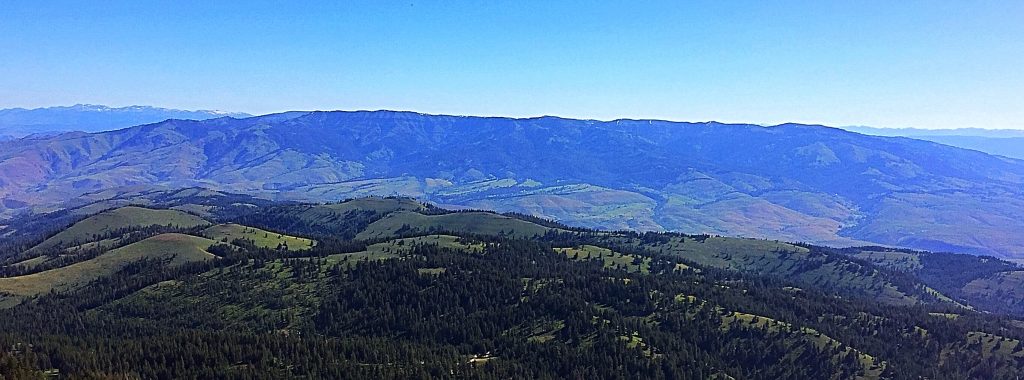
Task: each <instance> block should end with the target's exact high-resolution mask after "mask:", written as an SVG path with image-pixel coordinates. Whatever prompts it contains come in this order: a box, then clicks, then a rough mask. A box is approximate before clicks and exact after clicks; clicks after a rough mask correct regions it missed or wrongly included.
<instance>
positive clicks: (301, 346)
mask: <svg viewBox="0 0 1024 380" xmlns="http://www.w3.org/2000/svg"><path fill="white" fill-rule="evenodd" d="M143 198H144V199H147V200H148V201H147V202H146V203H147V205H146V206H145V207H139V206H124V205H120V204H116V203H117V202H114V203H109V201H103V202H102V203H100V204H96V205H82V206H80V207H79V208H77V210H92V209H94V208H100V207H101V205H109V206H110V207H113V208H112V209H110V210H102V209H100V210H95V211H94V212H93V214H88V213H84V212H83V213H81V214H75V212H74V210H71V211H61V212H58V213H53V214H46V215H42V216H39V217H38V218H39V219H37V220H24V221H21V222H20V224H18V225H17V226H15V227H17V228H19V229H20V230H21V231H25V233H26V236H25V237H24V238H23V239H17V240H11V241H9V242H8V243H6V244H4V245H3V247H2V248H3V252H0V268H2V272H0V274H2V276H3V277H2V278H0V375H2V376H4V377H5V378H30V377H33V376H39V375H40V374H48V375H51V376H58V377H71V378H78V377H89V378H189V377H202V378H238V379H243V378H246V379H251V378H287V377H295V378H403V379H404V378H427V377H472V378H551V379H556V378H558V379H560V378H623V379H633V378H665V379H672V378H676V379H678V378H700V379H707V378H712V379H730V378H732V379H778V378H823V379H828V378H831V379H850V378H863V379H875V378H899V379H918V378H932V379H967V378H977V379H990V378H1011V379H1012V378H1015V377H1016V376H1020V375H1024V370H1022V368H1024V346H1022V345H1021V343H1020V340H1021V339H1024V321H1021V320H1020V318H1021V317H1024V314H1022V313H1019V311H1014V310H1008V309H993V308H991V306H992V305H991V304H990V303H987V302H986V301H985V299H983V298H974V297H972V294H973V293H971V292H967V291H963V292H956V293H949V290H955V289H957V286H956V285H957V284H960V283H963V282H970V281H973V280H974V279H975V278H972V277H971V276H979V277H981V278H988V276H993V275H1001V276H1004V277H1008V276H1015V273H1017V272H1015V270H1016V269H1015V268H1016V267H1015V266H1014V265H1013V264H1010V263H1008V262H1004V261H999V260H998V259H995V258H987V259H985V261H981V260H974V261H972V260H963V259H960V256H956V255H948V254H939V253H926V252H917V251H905V252H904V251H884V250H882V249H879V248H870V247H865V248H858V249H843V250H837V249H831V248H827V247H820V246H814V245H806V244H789V243H784V242H778V241H774V240H762V239H737V238H726V237H719V236H713V235H686V234H669V233H650V232H648V233H638V232H630V231H622V232H604V231H596V230H589V229H580V228H574V227H569V226H566V225H562V224H559V223H554V222H550V221H546V220H542V219H537V218H534V217H528V216H522V215H516V214H507V215H500V214H494V213H490V212H484V211H458V212H455V211H449V210H445V209H443V208H438V207H434V206H432V205H428V204H421V203H418V202H415V201H412V200H409V199H403V198H362V199H355V200H350V201H346V202H341V203H332V204H299V203H259V201H257V200H253V201H254V203H248V202H245V198H244V197H240V196H234V195H229V194H222V193H216V192H203V191H189V192H178V191H173V192H165V193H159V194H147V195H146V196H145V197H143ZM143 198H134V199H136V200H139V199H143ZM168 210H173V211H168ZM184 210H191V211H184ZM171 212H173V213H175V214H173V215H175V217H174V218H160V219H155V220H154V219H151V218H147V217H146V216H151V215H156V213H171ZM178 213H180V214H178ZM164 215H172V214H164ZM185 221H187V223H185ZM45 225H49V226H52V227H53V228H51V229H47V228H43V227H41V226H45ZM92 230H94V231H95V232H94V233H91V232H90V231H92ZM66 231H72V232H73V233H68V232H66ZM30 232H31V233H30ZM55 236H65V238H57V239H55V238H54V237H55ZM70 236H74V238H70ZM965 258H974V257H973V256H965ZM975 259H976V258H975ZM944 262H947V263H949V265H950V266H949V267H946V268H945V269H943V265H945V264H942V263H944ZM943 270H946V271H948V272H950V273H953V272H954V271H956V272H960V273H965V274H964V275H962V276H960V277H958V278H956V279H949V278H944V277H943V276H940V275H939V273H940V272H941V271H943ZM976 301H977V302H976ZM989 311H991V312H989Z"/></svg>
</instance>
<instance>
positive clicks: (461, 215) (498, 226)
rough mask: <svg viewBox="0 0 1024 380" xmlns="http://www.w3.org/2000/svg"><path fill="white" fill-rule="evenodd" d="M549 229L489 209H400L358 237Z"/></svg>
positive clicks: (518, 232) (536, 232)
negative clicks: (434, 212) (447, 211)
mask: <svg viewBox="0 0 1024 380" xmlns="http://www.w3.org/2000/svg"><path fill="white" fill-rule="evenodd" d="M548 230H550V228H548V227H544V226H541V225H538V224H534V223H530V222H527V221H523V220H519V219H515V218H511V217H508V216H504V215H498V214H494V213H488V212H456V213H451V214H443V215H423V214H420V213H416V212H411V211H399V212H395V213H392V214H390V215H388V216H386V217H384V218H383V219H381V220H378V221H376V222H373V223H371V224H370V225H369V226H367V227H366V229H365V230H363V231H362V232H360V233H359V234H358V235H356V239H364V240H365V239H374V238H382V237H390V236H396V235H400V234H401V233H403V232H420V233H424V232H458V233H469V234H481V235H505V236H514V237H523V238H526V237H533V236H537V235H543V234H544V233H546V232H548Z"/></svg>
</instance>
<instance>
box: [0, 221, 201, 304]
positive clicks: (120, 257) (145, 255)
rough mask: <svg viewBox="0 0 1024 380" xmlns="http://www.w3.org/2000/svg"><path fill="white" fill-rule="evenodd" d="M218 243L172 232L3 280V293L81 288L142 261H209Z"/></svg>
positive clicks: (29, 292) (1, 289) (25, 294)
mask: <svg viewBox="0 0 1024 380" xmlns="http://www.w3.org/2000/svg"><path fill="white" fill-rule="evenodd" d="M215 243H216V242H215V241H213V240H210V239H206V238H201V237H197V236H191V235H184V234H177V233H168V234H160V235H157V236H153V237H151V238H148V239H145V240H142V241H139V242H136V243H132V244H129V245H126V246H124V247H121V248H117V249H113V250H110V251H108V252H105V253H103V254H102V255H99V256H97V257H95V258H92V259H89V260H86V261H82V262H79V263H75V264H72V265H68V266H66V267H61V268H56V269H51V270H48V271H43V272H39V273H33V274H29V275H25V276H18V277H7V278H0V293H7V294H11V295H15V296H34V295H38V294H43V293H46V292H49V291H51V290H56V291H63V290H69V289H74V288H77V287H79V286H81V285H85V284H87V283H89V282H91V281H94V280H96V279H99V278H101V277H104V276H108V275H110V274H113V273H114V272H117V271H118V270H120V269H121V268H124V267H125V266H126V265H128V264H130V263H132V262H134V261H138V260H142V259H169V260H170V264H171V265H180V264H183V263H187V262H193V261H205V260H210V259H213V258H215V257H216V256H214V255H212V254H210V253H208V252H206V248H208V247H209V246H211V245H213V244H215Z"/></svg>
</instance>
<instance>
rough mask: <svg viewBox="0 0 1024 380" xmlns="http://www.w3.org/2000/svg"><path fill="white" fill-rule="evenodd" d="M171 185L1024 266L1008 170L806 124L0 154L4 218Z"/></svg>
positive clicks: (635, 124)
mask: <svg viewBox="0 0 1024 380" xmlns="http://www.w3.org/2000/svg"><path fill="white" fill-rule="evenodd" d="M185 186H203V187H208V188H213V189H217V190H222V191H229V192H236V193H245V194H253V195H257V196H261V197H266V198H273V199H288V200H303V201H335V200H339V199H345V198H351V197H358V196H365V195H403V196H411V197H416V198H420V199H423V200H428V201H431V202H436V203H439V204H441V205H446V206H455V207H466V208H485V209H494V210H498V211H515V212H522V213H527V214H532V215H538V216H544V217H549V218H554V219H557V220H560V221H563V222H565V223H568V224H572V225H578V226H584V227H594V228H604V229H624V228H628V229H638V230H675V231H684V232H691V233H700V232H707V233H714V234H722V235H741V236H748V237H758V238H770V239H783V240H790V241H808V242H814V243H821V244H830V245H840V246H842V245H865V244H882V245H893V246H903V247H911V248H919V249H928V250H939V251H943V250H945V251H956V252H964V253H973V254H985V255H995V256H1000V257H1005V258H1018V259H1019V258H1024V236H1021V235H1020V234H1019V233H1018V232H1019V231H1022V230H1024V161H1019V160H1014V159H1009V158H1005V157H998V156H993V155H988V154H985V153H981V152H978V151H972V150H967V149H960V148H954V147H950V146H946V145H942V144H938V143H934V142H928V141H920V140H914V139H908V138H892V137H880V136H867V135H863V134H858V133H852V132H847V131H844V130H840V129H835V128H828V127H823V126H811V125H799V124H784V125H779V126H773V127H762V126H757V125H749V124H723V123H715V122H709V123H679V122H667V121H657V120H616V121H608V122H604V121H594V120H574V119H564V118H557V117H540V118H529V119H512V118H500V117H462V116H442V115H424V114H418V113H412V112H393V111H359V112H342V111H335V112H290V113H283V114H274V115H266V116H259V117H250V118H232V117H228V118H216V119H210V120H205V121H197V120H167V121H161V122H157V123H153V124H147V125H141V126H136V127H131V128H126V129H120V130H114V131H108V132H101V133H92V134H88V133H77V134H65V135H58V136H49V137H43V136H40V137H36V138H31V139H24V140H16V141H8V142H3V143H0V198H2V200H3V214H4V215H5V216H8V217H9V216H12V215H17V214H18V213H21V212H28V211H45V210H52V209H56V208H58V207H60V205H61V204H62V202H64V201H66V200H67V199H76V201H77V202H84V201H93V200H101V199H104V198H105V197H115V196H117V194H119V192H130V191H138V189H140V188H174V187H185Z"/></svg>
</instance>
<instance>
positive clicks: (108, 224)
mask: <svg viewBox="0 0 1024 380" xmlns="http://www.w3.org/2000/svg"><path fill="white" fill-rule="evenodd" d="M206 224H210V222H207V221H206V220H203V218H200V217H198V216H195V215H192V214H188V213H185V212H183V211H178V210H156V209H149V208H144V207H136V206H126V207H120V208H116V209H113V210H108V211H104V212H101V213H99V214H96V215H93V216H90V217H88V218H85V219H83V220H82V221H79V222H77V223H75V224H73V225H71V226H70V227H68V228H67V229H65V230H63V231H60V232H59V233H57V234H56V235H53V236H51V237H49V238H47V239H46V240H44V241H43V242H42V243H39V245H37V246H35V247H34V249H46V248H51V247H56V246H63V247H70V246H76V245H79V244H81V243H87V242H92V241H95V240H96V239H95V237H96V236H103V235H106V234H110V233H112V232H115V231H117V230H119V229H125V228H135V227H147V226H153V225H158V226H176V227H181V228H190V227H197V226H202V225H206Z"/></svg>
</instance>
